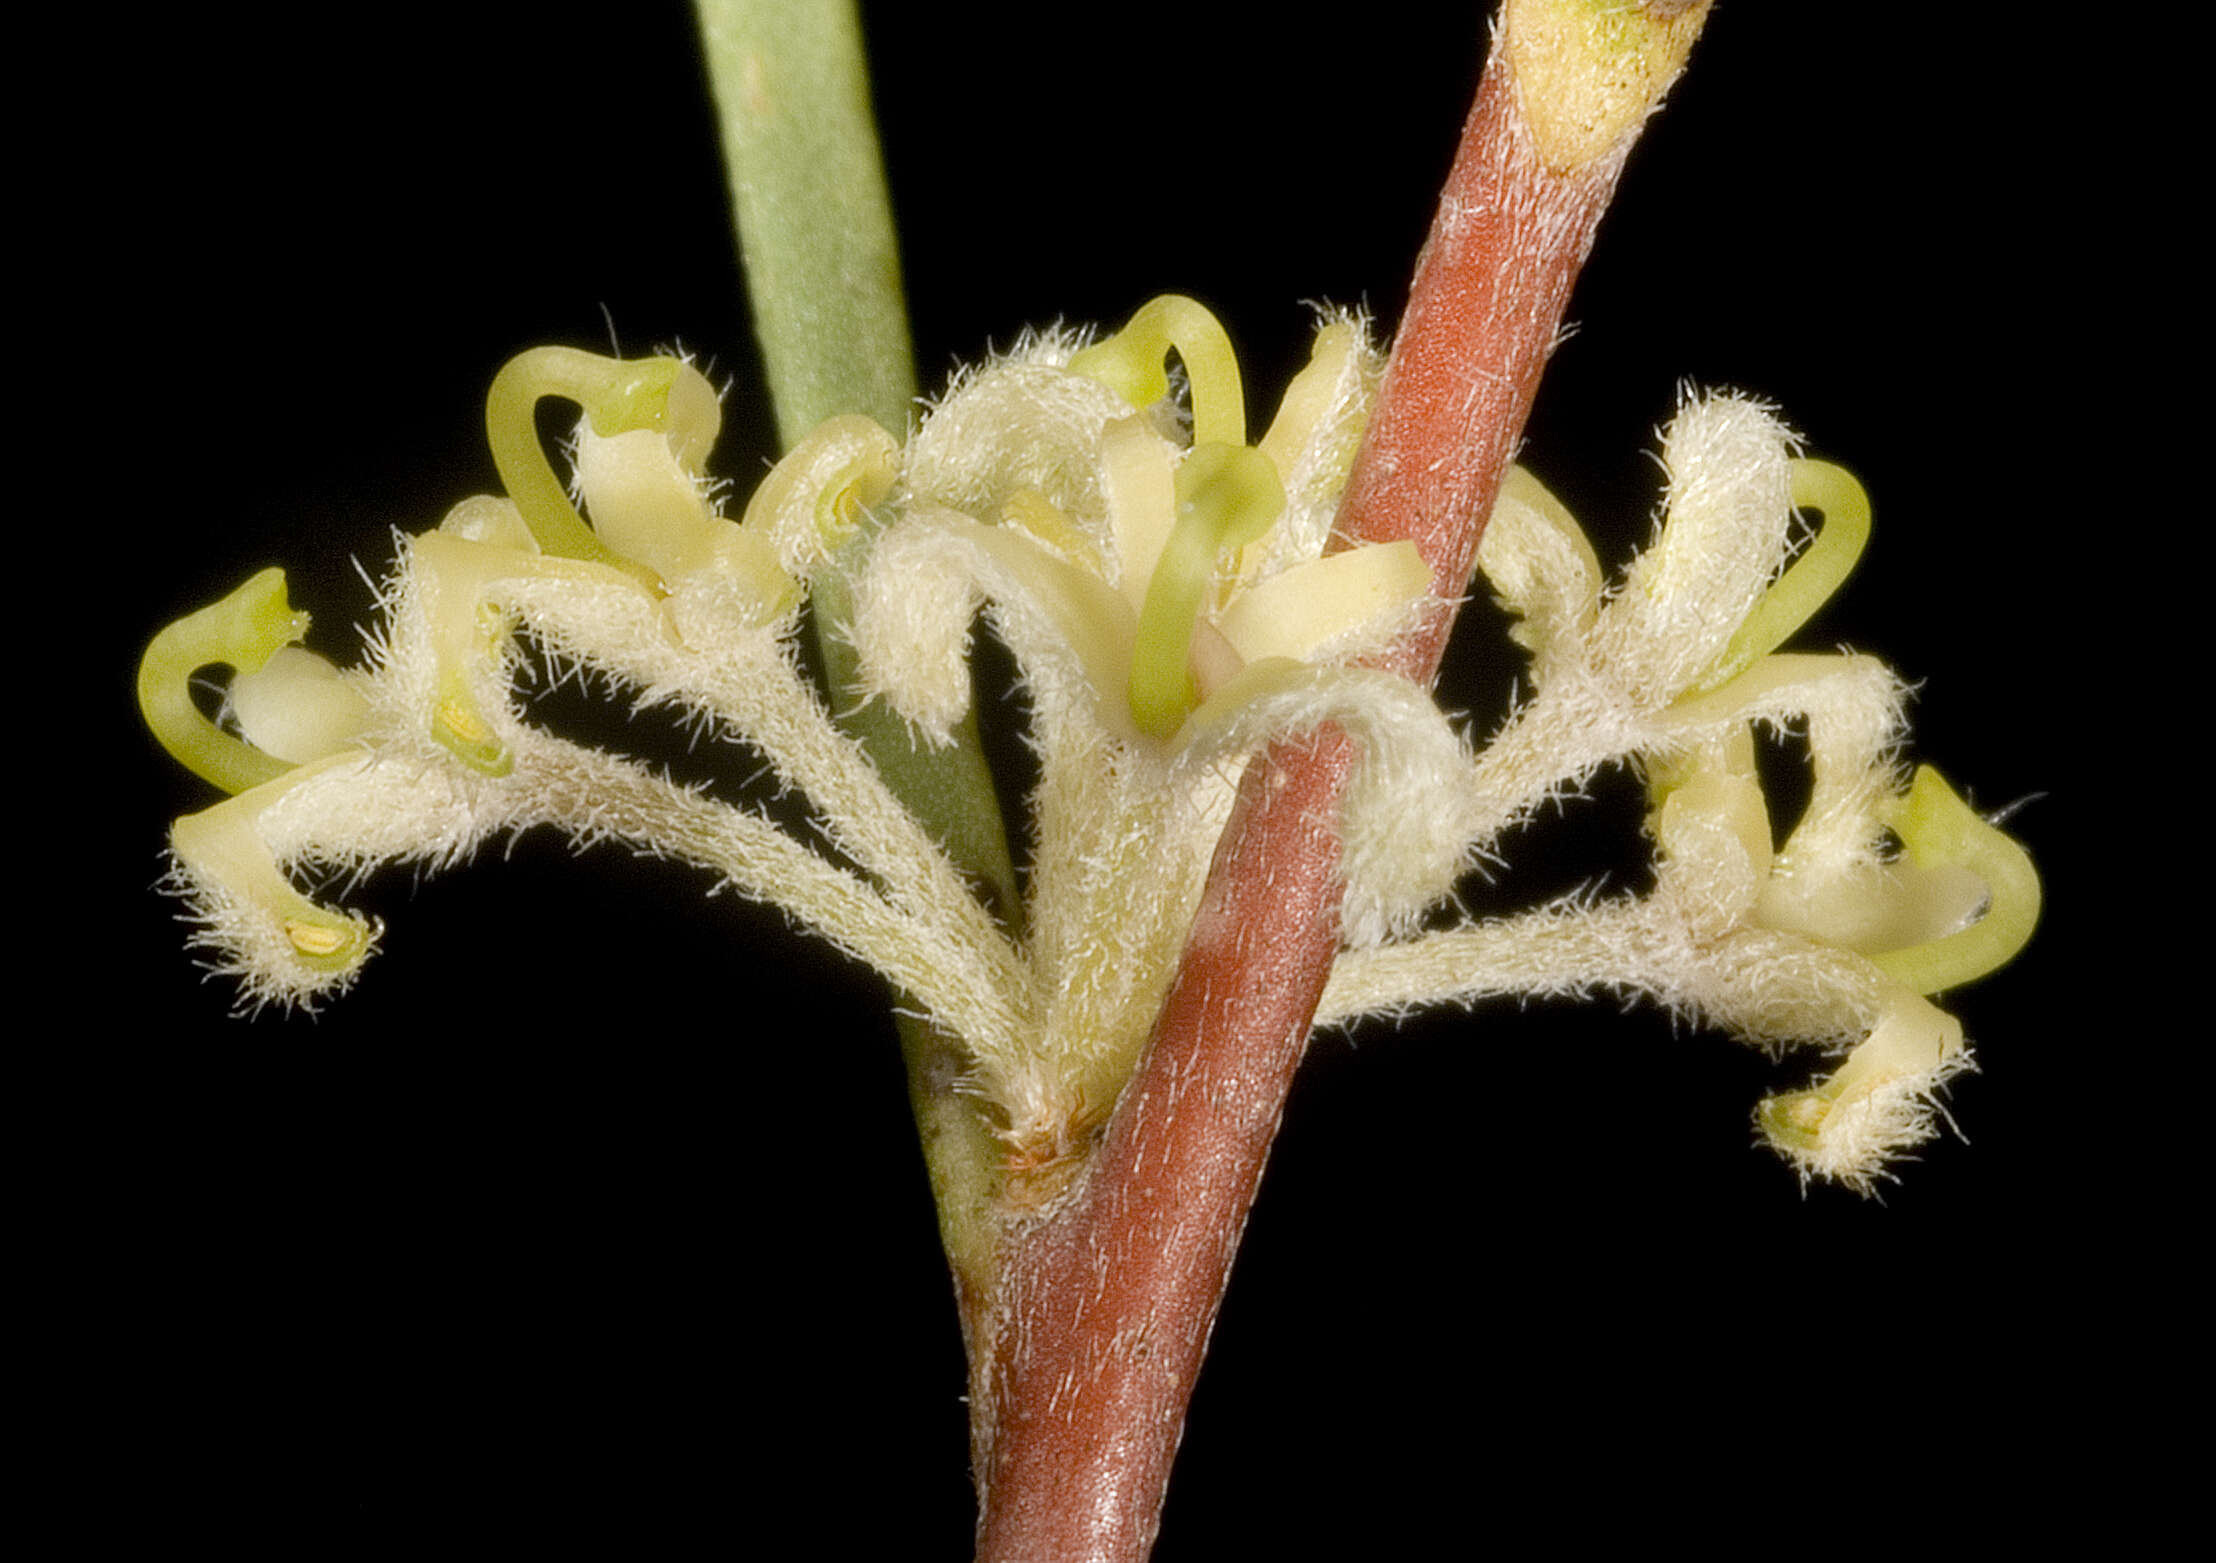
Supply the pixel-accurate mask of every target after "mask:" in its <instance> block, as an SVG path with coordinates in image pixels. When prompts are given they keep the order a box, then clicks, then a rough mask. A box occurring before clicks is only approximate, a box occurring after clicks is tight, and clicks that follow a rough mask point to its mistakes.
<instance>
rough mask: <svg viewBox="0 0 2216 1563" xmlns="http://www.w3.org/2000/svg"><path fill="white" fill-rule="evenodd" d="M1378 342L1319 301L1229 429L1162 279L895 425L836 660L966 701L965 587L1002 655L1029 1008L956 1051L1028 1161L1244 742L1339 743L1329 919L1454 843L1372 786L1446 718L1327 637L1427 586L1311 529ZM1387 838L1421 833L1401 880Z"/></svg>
mask: <svg viewBox="0 0 2216 1563" xmlns="http://www.w3.org/2000/svg"><path fill="white" fill-rule="evenodd" d="M1172 349H1174V350H1175V351H1176V353H1177V355H1178V357H1179V359H1180V360H1181V361H1182V363H1183V365H1184V369H1185V378H1186V381H1187V385H1188V386H1189V391H1190V397H1191V416H1190V420H1189V425H1188V421H1187V419H1186V417H1185V416H1184V409H1183V408H1182V406H1181V405H1180V404H1179V402H1178V401H1177V400H1176V399H1174V398H1173V397H1172V396H1171V395H1170V384H1169V381H1168V379H1167V377H1166V376H1165V374H1164V369H1163V364H1164V359H1165V356H1166V354H1167V353H1169V352H1170V351H1171V350H1172ZM1378 368H1379V360H1378V357H1377V355H1376V353H1375V350H1374V349H1373V348H1372V347H1371V346H1370V345H1369V343H1368V342H1367V340H1366V339H1365V336H1364V334H1363V327H1362V324H1361V322H1359V321H1357V320H1354V319H1351V318H1336V317H1335V318H1330V319H1327V320H1325V321H1324V322H1323V324H1322V327H1321V329H1320V330H1319V331H1318V333H1317V336H1316V340H1315V344H1314V349H1313V352H1312V355H1311V358H1310V362H1309V364H1308V366H1307V367H1306V368H1305V369H1304V370H1303V371H1302V372H1301V374H1300V375H1299V376H1298V377H1297V378H1296V379H1295V380H1294V382H1293V383H1292V385H1291V387H1290V388H1289V389H1288V390H1287V392H1286V394H1285V397H1284V399H1283V402H1282V404H1281V406H1280V408H1279V411H1278V414H1277V417H1276V418H1275V420H1274V421H1273V422H1272V423H1271V425H1270V427H1269V429H1268V431H1267V432H1266V433H1265V434H1264V435H1263V436H1262V438H1261V439H1260V440H1259V441H1257V442H1256V443H1255V444H1254V445H1251V446H1250V445H1247V444H1246V443H1245V438H1246V430H1245V406H1244V400H1243V391H1242V387H1241V384H1240V380H1239V373H1238V366H1237V363H1236V360H1235V359H1234V358H1233V356H1232V353H1231V349H1230V344H1229V342H1228V341H1227V340H1226V339H1225V337H1224V333H1223V329H1222V327H1221V326H1220V325H1218V324H1217V322H1216V321H1215V319H1214V317H1213V316H1211V315H1210V314H1208V312H1207V311H1205V310H1204V309H1202V308H1201V307H1200V306H1199V305H1197V304H1195V303H1193V302H1192V301H1191V300H1189V299H1182V298H1175V297H1172V298H1165V299H1159V300H1156V301H1155V302H1154V303H1152V304H1150V305H1148V306H1147V307H1146V308H1145V309H1143V310H1141V311H1140V312H1139V314H1138V315H1137V316H1136V317H1135V318H1134V319H1133V320H1132V322H1131V323H1130V324H1129V325H1128V326H1127V327H1126V328H1125V329H1124V330H1123V331H1121V332H1119V333H1117V334H1116V335H1114V336H1112V337H1110V338H1108V339H1107V340H1105V341H1103V342H1099V343H1096V344H1093V345H1091V346H1085V345H1083V344H1082V343H1081V342H1080V341H1079V340H1077V339H1074V338H1071V337H1066V336H1061V335H1050V336H1046V337H1042V338H1039V339H1036V340H1033V341H1031V342H1029V343H1027V344H1026V345H1025V346H1023V347H1021V348H1019V349H1018V350H1017V351H1016V352H1015V353H1013V354H1012V355H1010V356H1009V357H1008V358H1006V359H1003V360H1001V361H999V362H997V363H994V364H992V365H989V366H987V367H985V368H983V369H981V370H979V371H977V372H976V373H974V374H972V375H970V376H967V377H966V378H964V379H963V380H962V381H960V382H959V383H958V384H957V385H956V386H955V387H954V388H953V389H952V390H951V391H949V392H948V393H947V395H946V396H945V397H944V398H943V399H942V400H941V401H940V402H939V403H938V405H937V406H936V407H935V408H934V409H933V410H932V411H931V414H930V416H929V417H927V418H926V419H925V420H924V422H923V425H922V427H921V428H920V429H919V430H918V432H917V433H916V436H915V438H914V439H913V440H912V441H911V442H910V443H909V447H908V452H907V458H906V466H905V471H904V484H903V488H904V493H903V496H902V499H901V503H900V505H899V519H898V520H896V521H895V522H894V523H893V524H892V525H891V526H890V527H889V528H888V529H887V530H886V532H885V533H884V535H883V536H882V537H881V538H880V539H879V540H878V542H877V545H876V547H875V549H874V550H873V552H872V554H871V558H870V562H869V565H868V568H867V569H866V570H865V571H864V572H863V574H862V576H861V578H860V580H859V581H858V583H857V586H856V591H855V596H854V613H853V620H852V623H851V624H850V625H849V626H848V633H849V634H850V635H851V637H852V639H853V641H854V644H855V647H856V649H857V651H858V653H859V661H860V669H861V681H862V684H863V685H864V687H865V688H866V689H868V690H869V691H870V692H871V693H872V694H874V695H877V696H880V697H882V698H883V699H885V700H886V701H887V702H888V703H889V704H890V705H891V706H892V707H893V709H894V710H896V711H897V712H899V713H900V714H901V715H902V716H903V717H905V718H906V719H907V720H908V721H909V722H910V723H911V724H912V725H913V726H914V727H915V728H916V729H917V730H918V732H919V733H920V734H921V735H922V736H923V737H924V738H925V739H926V740H929V741H933V742H938V743H944V742H946V741H948V740H949V739H950V738H951V735H952V732H953V728H954V724H955V722H956V721H957V720H959V719H960V717H961V716H962V715H963V714H964V712H965V711H966V710H967V707H968V703H969V699H970V681H969V674H968V667H967V643H968V639H969V635H970V631H971V624H972V621H973V619H974V617H975V615H976V612H977V609H978V607H979V605H980V604H981V603H982V604H983V605H985V606H986V608H987V610H988V612H989V613H990V615H991V617H992V620H993V623H994V627H995V628H996V630H997V631H998V633H999V635H1000V637H1001V638H1002V640H1003V641H1004V642H1005V643H1006V644H1007V645H1008V647H1009V648H1010V649H1011V651H1012V652H1013V653H1014V655H1015V657H1016V660H1017V662H1018V664H1019V665H1020V667H1021V669H1022V672H1023V675H1024V677H1025V679H1026V681H1027V684H1028V690H1029V694H1030V697H1031V703H1032V708H1033V715H1032V733H1031V738H1032V743H1033V746H1034V748H1035V749H1036V750H1037V752H1038V756H1039V768H1040V779H1039V784H1038V788H1037V791H1036V793H1035V794H1034V796H1033V799H1032V811H1033V834H1034V853H1033V862H1032V870H1031V889H1030V894H1029V898H1028V907H1027V924H1026V926H1027V930H1028V940H1027V953H1028V955H1029V957H1030V961H1031V966H1032V976H1033V980H1034V983H1035V1005H1036V1007H1035V1014H1036V1016H1037V1019H1038V1031H1037V1032H1036V1034H1035V1035H1034V1036H1033V1037H1031V1038H1028V1039H1026V1043H1025V1045H1024V1047H1023V1048H1022V1049H1020V1050H1019V1051H1018V1052H1017V1053H1015V1054H1014V1055H1012V1056H1008V1057H992V1056H982V1055H981V1056H980V1057H979V1058H978V1060H977V1068H978V1071H979V1076H980V1080H979V1084H980V1089H982V1090H984V1091H985V1092H986V1093H987V1094H988V1095H990V1096H991V1097H992V1098H993V1099H995V1100H996V1101H999V1102H1001V1103H1002V1104H1004V1106H1005V1107H1006V1109H1007V1111H1008V1115H1009V1119H1010V1125H1011V1128H1010V1135H1011V1139H1012V1140H1013V1141H1014V1143H1016V1144H1017V1145H1018V1146H1019V1147H1021V1148H1022V1152H1023V1154H1024V1155H1025V1156H1027V1157H1029V1158H1031V1159H1033V1160H1036V1161H1038V1162H1042V1163H1045V1162H1053V1161H1056V1160H1059V1159H1060V1158H1062V1157H1064V1156H1067V1155H1068V1154H1070V1153H1071V1152H1072V1151H1073V1150H1075V1149H1077V1148H1078V1147H1079V1144H1080V1141H1081V1139H1082V1134H1083V1132H1084V1131H1085V1130H1087V1129H1088V1128H1089V1127H1090V1126H1091V1125H1092V1123H1094V1122H1095V1121H1096V1120H1097V1119H1098V1117H1099V1116H1100V1114H1101V1113H1103V1112H1104V1111H1105V1109H1106V1108H1107V1107H1109V1106H1111V1105H1113V1103H1114V1100H1115V1097H1116V1094H1117V1092H1118V1091H1120V1089H1121V1087H1122V1083H1123V1081H1124V1080H1125V1079H1126V1078H1128V1076H1129V1073H1130V1071H1131V1069H1132V1068H1133V1067H1134V1065H1135V1064H1136V1061H1137V1059H1138V1054H1139V1049H1140V1048H1141V1047H1142V1046H1143V1044H1144V1043H1145V1041H1146V1038H1147V1035H1148V1033H1149V1031H1150V1029H1151V1027H1152V1025H1153V1020H1154V1014H1155V1011H1156V1009H1157V1008H1158V1007H1159V1005H1160V1001H1161V998H1162V995H1163V994H1164V992H1166V990H1167V988H1168V984H1169V981H1170V978H1171V976H1172V974H1173V971H1174V968H1175V965H1176V961H1177V957H1178V954H1179V952H1180V950H1181V949H1182V948H1183V946H1184V942H1185V936H1186V933H1187V931H1188V929H1189V928H1190V926H1191V923H1192V918H1193V916H1194V913H1195V910H1196V908H1197V907H1198V905H1199V899H1200V893H1201V889H1202V883H1203V881H1204V879H1205V877H1206V874H1207V867H1208V862H1209V859H1210V856H1211V854H1212V852H1213V850H1214V846H1215V841H1216V837H1217V835H1218V834H1219V832H1220V831H1221V829H1222V826H1223V822H1224V820H1225V818H1226V817H1227V815H1228V812H1229V810H1230V807H1231V803H1232V801H1233V797H1234V794H1235V793H1236V790H1237V788H1236V783H1237V776H1238V770H1239V765H1240V763H1241V762H1243V760H1244V759H1245V758H1246V757H1247V756H1248V755H1250V754H1252V753H1253V752H1255V751H1256V750H1257V749H1259V748H1261V747H1262V746H1263V745H1264V744H1266V743H1268V742H1270V741H1271V740H1272V739H1275V738H1279V737H1283V736H1285V735H1287V734H1289V733H1293V732H1298V731H1301V730H1303V729H1309V728H1314V727H1316V726H1319V725H1321V724H1322V723H1324V722H1327V721H1331V722H1337V723H1339V724H1340V725H1341V726H1343V727H1345V728H1346V729H1347V730H1348V731H1349V732H1350V733H1352V734H1353V735H1354V736H1355V737H1356V738H1357V740H1358V742H1360V743H1361V745H1362V747H1363V752H1364V764H1363V765H1362V767H1361V770H1360V772H1359V773H1358V776H1357V780H1356V783H1355V792H1354V797H1353V799H1352V802H1351V804H1350V815H1352V816H1353V817H1355V818H1358V819H1362V820H1365V821H1371V822H1374V827H1373V830H1372V832H1371V833H1372V835H1373V836H1374V837H1375V838H1376V841H1375V843H1373V845H1372V848H1371V849H1370V850H1366V851H1361V852H1356V853H1352V854H1350V856H1349V860H1348V863H1347V874H1348V879H1349V894H1348V898H1347V908H1348V911H1347V918H1348V928H1349V937H1350V938H1353V939H1356V940H1360V939H1363V938H1366V937H1367V938H1375V937H1377V936H1379V935H1380V934H1382V933H1383V932H1384V931H1385V930H1386V929H1387V928H1388V927H1389V926H1391V925H1393V924H1394V922H1395V921H1396V920H1402V921H1405V920H1407V919H1409V918H1412V917H1413V916H1415V915H1417V914H1419V913H1420V912H1421V910H1422V907H1423V905H1424V903H1425V902H1426V901H1428V900H1429V899H1430V898H1431V897H1432V896H1434V895H1436V894H1437V893H1438V892H1439V891H1440V890H1442V889H1444V888H1445V887H1446V886H1447V885H1448V884H1450V883H1451V881H1452V878H1453V875H1454V872H1455V871H1456V869H1457V868H1458V867H1459V866H1460V861H1461V858H1460V843H1459V842H1458V841H1456V840H1454V839H1453V838H1452V836H1451V834H1441V833H1438V832H1436V831H1434V830H1432V829H1431V828H1430V825H1431V824H1432V822H1431V821H1429V820H1427V818H1426V817H1425V814H1424V811H1423V810H1422V808H1421V807H1420V806H1414V807H1412V806H1410V805H1411V803H1412V802H1413V800H1414V799H1420V798H1421V797H1422V796H1424V794H1423V792H1422V790H1421V789H1417V790H1415V791H1414V792H1413V793H1412V794H1411V792H1410V791H1409V790H1408V789H1405V788H1403V787H1402V786H1400V785H1399V781H1400V779H1401V777H1400V773H1401V771H1402V770H1403V769H1404V768H1405V766H1406V764H1407V761H1408V757H1410V756H1419V757H1420V761H1419V764H1420V766H1421V767H1422V768H1424V769H1427V770H1429V771H1431V772H1433V773H1435V774H1437V773H1444V774H1452V773H1453V772H1455V771H1457V770H1458V769H1459V768H1460V767H1461V766H1462V765H1463V764H1464V762H1465V752H1464V750H1463V748H1462V745H1461V743H1460V741H1459V739H1458V738H1457V737H1456V736H1455V734H1454V733H1453V731H1452V730H1451V728H1450V727H1449V726H1448V725H1447V723H1446V722H1445V720H1444V719H1443V717H1442V716H1441V715H1440V713H1439V712H1438V710H1437V709H1436V707H1434V706H1433V705H1432V703H1431V701H1430V700H1429V698H1428V696H1427V695H1425V694H1424V693H1423V692H1422V691H1419V690H1418V689H1416V688H1415V686H1413V685H1411V684H1409V683H1408V682H1407V681H1406V680H1404V679H1400V678H1397V677H1393V676H1391V675H1388V674H1384V673H1380V672H1375V671H1371V670H1368V669H1364V668H1362V667H1360V666H1359V665H1358V664H1357V662H1356V659H1357V658H1358V657H1359V656H1361V655H1362V654H1364V653H1366V652H1374V651H1379V650H1382V649H1383V648H1384V647H1385V646H1387V645H1388V644H1390V642H1391V641H1392V640H1393V639H1394V638H1395V637H1396V636H1397V635H1399V634H1400V633H1402V632H1403V631H1405V630H1406V629H1407V628H1408V627H1409V626H1410V625H1411V624H1412V623H1413V622H1415V621H1416V619H1417V618H1418V617H1419V616H1420V615H1421V614H1422V613H1424V612H1426V611H1428V610H1429V609H1430V608H1431V607H1432V606H1433V603H1432V599H1431V578H1430V572H1429V569H1428V568H1427V567H1426V566H1425V564H1424V562H1423V560H1422V558H1421V557H1420V556H1419V555H1418V554H1417V552H1416V549H1415V547H1414V545H1413V544H1409V543H1394V544H1389V545H1384V546H1373V547H1363V548H1351V549H1346V550H1344V551H1340V552H1336V553H1326V552H1325V549H1326V546H1327V544H1328V543H1329V542H1330V541H1331V524H1332V518H1333V515H1334V513H1335V512H1336V509H1337V504H1338V496H1339V492H1340V490H1341V488H1343V486H1344V484H1345V481H1346V477H1347V473H1348V471H1349V469H1350V467H1351V464H1352V460H1353V456H1354V451H1355V447H1356V445H1357V443H1358V442H1359V439H1360V435H1361V431H1362V427H1363V424H1364V422H1365V420H1366V418H1367V415H1368V410H1369V406H1370V402H1371V399H1372V398H1373V396H1374V394H1375V384H1376V379H1377V373H1378ZM1394 847H1398V849H1399V853H1398V856H1399V857H1400V858H1405V857H1406V856H1407V855H1409V854H1410V853H1413V854H1415V855H1417V856H1419V857H1422V858H1424V859H1426V860H1427V861H1428V860H1430V859H1439V861H1437V862H1435V863H1432V864H1431V869H1432V872H1431V874H1430V876H1429V880H1430V882H1428V883H1427V884H1426V885H1425V886H1424V887H1423V891H1422V893H1420V894H1419V895H1417V896H1416V897H1414V898H1409V897H1407V896H1406V895H1405V894H1402V893H1400V890H1399V887H1398V886H1397V884H1396V883H1395V882H1394V879H1393V874H1392V869H1393V867H1394V866H1395V863H1396V855H1395V852H1394V851H1393V850H1392V849H1393V848H1394Z"/></svg>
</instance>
